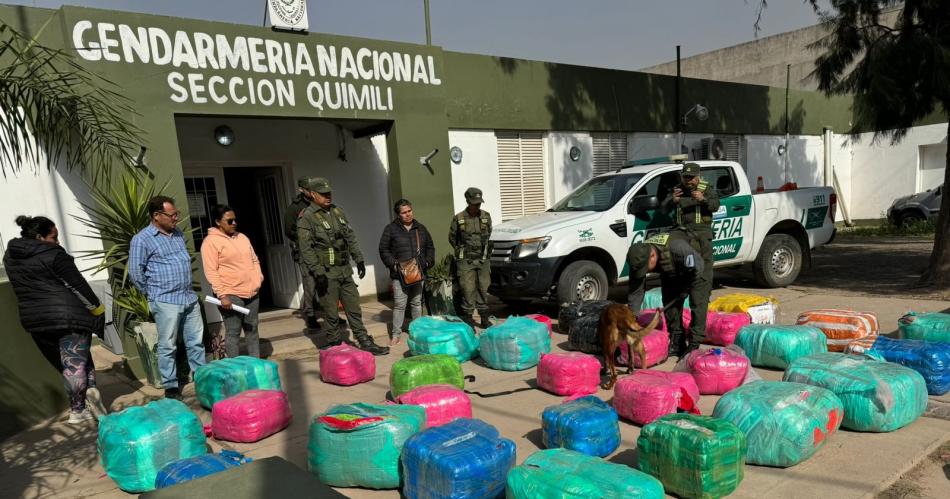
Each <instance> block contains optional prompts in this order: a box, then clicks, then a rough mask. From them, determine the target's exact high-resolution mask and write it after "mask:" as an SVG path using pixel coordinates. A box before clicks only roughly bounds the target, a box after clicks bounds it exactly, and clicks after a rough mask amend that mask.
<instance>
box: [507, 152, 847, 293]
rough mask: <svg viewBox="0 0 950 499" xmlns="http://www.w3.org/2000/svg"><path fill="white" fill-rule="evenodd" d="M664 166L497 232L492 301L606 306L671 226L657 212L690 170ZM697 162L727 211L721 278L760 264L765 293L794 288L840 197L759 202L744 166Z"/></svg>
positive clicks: (587, 188)
mask: <svg viewBox="0 0 950 499" xmlns="http://www.w3.org/2000/svg"><path fill="white" fill-rule="evenodd" d="M656 161H659V162H653V163H651V162H650V161H649V160H648V161H642V162H628V164H630V163H634V164H635V166H629V167H624V168H621V169H619V170H617V171H616V172H613V173H607V174H604V175H599V176H597V177H594V178H593V179H591V180H589V181H588V182H587V183H585V184H584V185H582V186H580V187H579V188H577V189H576V190H575V191H574V192H572V193H571V194H569V195H568V196H567V197H565V198H564V199H562V200H561V201H560V202H558V203H557V204H555V205H554V206H553V207H552V208H551V209H549V210H548V211H546V212H544V213H539V214H536V215H530V216H526V217H523V218H519V219H516V220H510V221H508V222H505V223H502V224H500V225H496V226H495V227H494V229H493V231H492V235H491V240H492V243H493V249H492V255H491V287H490V288H489V290H490V292H491V293H492V294H493V295H495V296H497V297H499V298H500V299H501V300H502V301H504V302H506V303H515V302H520V301H525V300H529V299H532V298H556V299H557V300H558V303H565V302H569V301H576V300H600V299H605V298H606V297H607V290H608V287H609V286H611V285H614V284H620V283H623V282H625V281H627V280H628V274H629V269H628V268H627V264H626V256H627V249H628V248H629V247H630V245H631V244H633V243H636V242H639V241H643V240H644V239H646V237H648V236H649V235H651V234H652V233H654V232H658V231H661V230H665V229H667V228H669V227H670V226H671V225H672V220H671V218H670V215H669V214H666V213H663V212H662V210H660V209H658V208H659V205H660V202H661V201H662V200H663V198H664V197H665V196H666V195H667V193H669V192H670V191H671V190H672V189H673V187H674V186H676V185H677V184H679V182H680V171H681V170H682V164H681V163H678V162H675V161H671V160H670V159H664V160H662V161H660V158H656ZM696 162H697V163H699V164H700V166H701V167H702V178H703V179H704V180H705V181H706V182H708V183H709V184H711V185H713V186H714V187H715V188H716V190H717V191H718V192H719V199H720V202H721V206H720V208H719V210H718V211H717V212H716V213H715V215H714V217H713V224H712V229H713V233H714V234H715V239H714V241H713V257H714V259H715V262H716V268H722V267H734V266H740V265H743V264H746V263H751V264H752V265H753V269H754V271H755V277H756V280H757V281H758V282H759V283H760V284H761V285H763V286H766V287H782V286H787V285H789V284H791V283H792V282H794V281H795V279H796V278H797V277H798V274H799V272H800V271H801V269H802V266H803V265H804V264H806V263H808V262H810V259H811V258H810V257H811V250H812V249H814V248H817V247H819V246H822V245H824V244H826V243H828V242H830V241H831V239H832V238H833V237H834V234H835V227H834V216H835V208H836V205H837V198H836V196H835V193H834V190H833V189H832V188H831V187H809V188H802V189H796V190H789V191H784V192H758V193H753V192H752V190H751V189H750V187H749V181H748V179H747V177H746V173H745V171H744V170H743V168H742V167H741V166H740V165H739V164H738V163H736V162H732V161H696ZM637 163H640V164H637ZM642 163H647V164H642Z"/></svg>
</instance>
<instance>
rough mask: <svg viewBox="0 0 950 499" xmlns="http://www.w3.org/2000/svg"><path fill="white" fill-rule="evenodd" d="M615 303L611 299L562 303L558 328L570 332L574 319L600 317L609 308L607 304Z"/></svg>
mask: <svg viewBox="0 0 950 499" xmlns="http://www.w3.org/2000/svg"><path fill="white" fill-rule="evenodd" d="M611 303H613V302H612V301H609V300H593V301H581V302H573V303H570V304H567V305H561V309H560V310H559V311H558V315H557V329H558V331H560V332H561V333H563V334H568V333H569V332H570V331H571V327H572V326H573V325H574V321H576V320H578V319H580V318H581V317H589V316H594V317H596V318H597V319H598V320H599V319H600V313H601V312H603V311H604V309H605V308H607V305H610V304H611Z"/></svg>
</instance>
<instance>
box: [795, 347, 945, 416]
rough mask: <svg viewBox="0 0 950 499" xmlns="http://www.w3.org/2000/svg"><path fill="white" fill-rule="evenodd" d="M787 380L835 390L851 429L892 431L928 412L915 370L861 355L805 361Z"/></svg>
mask: <svg viewBox="0 0 950 499" xmlns="http://www.w3.org/2000/svg"><path fill="white" fill-rule="evenodd" d="M783 379H784V380H785V381H794V382H797V383H805V384H806V385H814V386H820V387H822V388H827V389H829V390H831V391H832V392H834V394H835V395H837V396H838V398H839V399H841V403H842V404H843V406H844V420H843V421H842V422H841V426H844V427H845V428H848V429H849V430H857V431H874V432H885V431H894V430H896V429H898V428H901V427H904V426H906V425H908V424H910V423H913V422H914V421H915V420H916V419H917V418H919V417H920V415H921V414H923V413H924V410H926V409H927V384H926V383H925V382H924V377H923V376H921V375H920V374H919V373H918V372H917V371H914V370H913V369H911V368H909V367H904V366H901V365H897V364H893V363H890V362H880V361H877V360H872V359H869V358H866V357H860V356H857V355H847V354H843V353H834V352H828V353H819V354H816V355H810V356H808V357H802V358H799V359H796V360H795V362H792V365H790V366H788V369H787V370H786V371H785V377H784V378H783Z"/></svg>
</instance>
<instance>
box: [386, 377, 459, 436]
mask: <svg viewBox="0 0 950 499" xmlns="http://www.w3.org/2000/svg"><path fill="white" fill-rule="evenodd" d="M396 402H399V403H400V404H410V405H418V406H420V407H422V408H423V409H425V410H426V424H425V427H426V428H431V427H433V426H442V425H444V424H446V423H449V422H452V421H455V420H456V419H458V418H471V417H472V401H471V400H470V399H469V398H468V394H466V393H465V392H464V391H462V390H460V389H458V388H456V387H454V386H452V385H425V386H420V387H418V388H413V389H412V390H409V391H408V392H406V393H403V394H402V395H400V396H399V397H396Z"/></svg>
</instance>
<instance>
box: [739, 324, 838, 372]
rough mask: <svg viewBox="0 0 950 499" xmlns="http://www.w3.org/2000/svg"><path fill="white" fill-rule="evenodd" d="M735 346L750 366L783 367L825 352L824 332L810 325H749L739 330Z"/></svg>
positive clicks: (826, 341) (826, 349)
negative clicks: (746, 358) (743, 353)
mask: <svg viewBox="0 0 950 499" xmlns="http://www.w3.org/2000/svg"><path fill="white" fill-rule="evenodd" d="M735 344H736V346H738V347H739V348H741V349H742V350H743V351H744V352H745V354H746V356H748V357H749V360H750V361H751V362H752V365H753V366H756V367H775V368H778V369H785V368H786V367H788V365H789V364H791V363H792V362H793V361H794V360H795V359H797V358H799V357H807V356H809V355H814V354H816V353H822V352H827V351H828V339H827V338H826V337H825V333H823V332H822V331H821V329H818V328H817V327H813V326H776V325H772V324H750V325H748V326H744V327H743V328H742V329H740V330H739V335H738V336H737V337H736V343H735Z"/></svg>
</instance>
